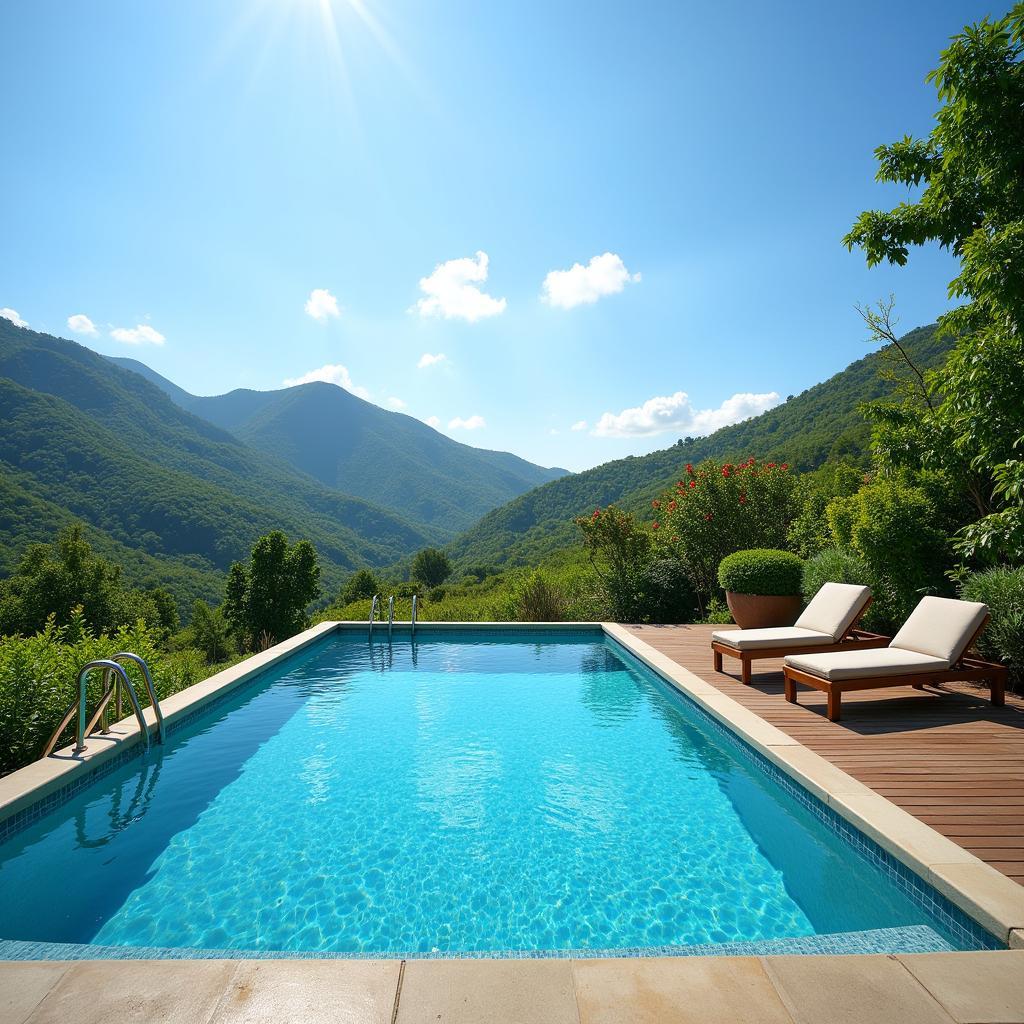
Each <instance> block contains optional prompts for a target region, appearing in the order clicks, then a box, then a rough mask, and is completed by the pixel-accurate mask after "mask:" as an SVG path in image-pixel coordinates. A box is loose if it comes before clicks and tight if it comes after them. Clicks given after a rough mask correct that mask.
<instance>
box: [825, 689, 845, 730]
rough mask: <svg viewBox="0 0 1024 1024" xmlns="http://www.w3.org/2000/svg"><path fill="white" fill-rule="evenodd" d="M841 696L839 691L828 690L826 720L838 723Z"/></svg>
mask: <svg viewBox="0 0 1024 1024" xmlns="http://www.w3.org/2000/svg"><path fill="white" fill-rule="evenodd" d="M842 701H843V695H842V693H841V692H840V691H839V690H833V689H831V688H830V689H829V691H828V720H829V721H830V722H838V721H839V715H840V708H841V705H842Z"/></svg>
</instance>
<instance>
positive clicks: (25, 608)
mask: <svg viewBox="0 0 1024 1024" xmlns="http://www.w3.org/2000/svg"><path fill="white" fill-rule="evenodd" d="M79 607H80V608H81V609H82V615H83V617H84V620H85V622H86V623H87V624H88V625H89V626H90V627H91V628H92V629H93V630H95V631H96V632H104V631H109V630H111V629H112V628H114V627H116V626H120V625H123V623H124V621H125V620H124V617H123V616H124V614H125V613H126V594H125V591H124V588H123V587H122V585H121V570H120V568H119V567H118V566H116V565H113V564H111V563H110V562H107V561H105V560H104V559H102V558H100V557H98V556H97V555H94V554H93V551H92V547H91V546H90V544H89V542H88V541H87V540H86V539H85V535H84V531H83V529H82V525H81V524H80V523H74V524H73V525H71V526H68V527H66V528H65V529H63V530H61V531H60V533H59V534H57V538H56V540H54V542H53V543H52V544H32V545H31V546H30V547H29V548H28V549H27V550H26V551H25V554H24V556H23V557H22V559H21V562H20V563H19V564H18V567H17V569H15V571H14V575H13V576H11V577H10V579H8V580H5V581H3V582H2V583H0V634H4V635H6V634H13V633H23V634H29V633H36V632H38V631H39V630H41V629H42V628H43V627H44V625H45V624H46V620H47V618H48V617H49V616H50V615H53V617H54V621H55V623H56V625H58V626H63V625H67V624H68V623H69V622H70V621H71V618H72V613H73V612H74V610H75V609H76V608H79Z"/></svg>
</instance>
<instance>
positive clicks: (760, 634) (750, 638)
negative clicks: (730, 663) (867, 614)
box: [711, 626, 832, 651]
mask: <svg viewBox="0 0 1024 1024" xmlns="http://www.w3.org/2000/svg"><path fill="white" fill-rule="evenodd" d="M711 639H712V640H717V641H719V643H723V644H728V645H729V646H730V647H735V648H736V650H738V651H756V650H757V649H758V648H759V647H781V646H782V645H785V646H786V647H811V646H813V645H815V644H819V645H820V644H830V643H832V637H831V636H830V635H829V634H828V633H819V632H817V631H816V630H813V629H801V628H799V627H798V626H777V627H775V628H773V629H724V630H716V631H715V632H714V633H712V634H711Z"/></svg>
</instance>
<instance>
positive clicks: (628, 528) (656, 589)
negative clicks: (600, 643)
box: [576, 505, 695, 622]
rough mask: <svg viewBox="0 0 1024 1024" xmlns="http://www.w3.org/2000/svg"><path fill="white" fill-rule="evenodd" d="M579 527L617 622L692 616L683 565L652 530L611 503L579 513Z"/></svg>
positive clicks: (682, 619) (678, 619)
mask: <svg viewBox="0 0 1024 1024" xmlns="http://www.w3.org/2000/svg"><path fill="white" fill-rule="evenodd" d="M576 525H577V526H578V527H579V528H580V530H581V531H582V533H583V543H584V546H585V547H586V548H587V550H588V551H589V553H590V560H591V564H592V565H593V566H594V570H595V572H596V574H597V577H598V579H599V581H600V583H601V586H602V588H603V590H604V592H605V597H606V598H607V601H608V605H609V609H610V611H611V613H612V617H613V618H614V619H616V620H617V621H619V622H686V621H689V620H691V619H692V618H693V610H694V604H695V600H694V594H693V589H692V587H691V586H690V583H689V579H688V577H687V575H686V572H685V567H684V566H683V565H682V563H681V562H680V561H679V559H678V557H676V555H675V554H674V553H672V552H671V551H664V550H662V548H661V546H659V545H658V544H656V543H655V538H654V534H653V533H652V530H655V529H657V528H659V527H654V525H653V524H652V528H651V530H648V528H647V527H646V526H645V525H644V524H643V523H642V522H640V521H638V520H637V519H636V518H635V517H634V516H633V515H631V514H630V513H628V512H623V511H622V509H619V508H616V507H615V506H614V505H609V506H608V507H607V508H605V509H595V510H594V511H593V512H592V513H591V514H590V515H587V516H580V518H579V519H577V520H576Z"/></svg>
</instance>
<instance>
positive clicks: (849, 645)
mask: <svg viewBox="0 0 1024 1024" xmlns="http://www.w3.org/2000/svg"><path fill="white" fill-rule="evenodd" d="M870 604H871V589H870V588H869V587H859V586H855V585H853V584H851V583H826V584H824V585H823V586H822V588H821V589H820V590H819V591H818V592H817V593H816V594H815V595H814V597H813V598H811V601H810V604H808V605H807V607H806V608H805V609H804V610H803V612H802V614H801V615H800V618H798V619H797V620H796V624H795V625H793V626H779V627H776V628H771V629H726V630H716V631H715V632H714V633H712V634H711V650H712V656H713V659H714V666H715V671H716V672H721V671H722V656H723V655H728V656H729V657H730V658H738V659H739V662H740V679H742V681H743V682H744V683H747V684H748V685H749V683H750V666H751V662H753V661H756V660H758V659H760V658H783V657H785V656H786V655H787V654H794V653H796V652H799V653H801V654H811V653H812V652H813V653H819V652H823V651H845V650H852V649H866V648H875V647H885V646H886V644H888V643H889V638H888V637H887V636H881V635H879V634H878V633H868V632H866V631H865V630H863V629H856V628H854V627H855V626H856V625H857V623H858V622H859V621H860V620H861V618H862V617H863V615H864V613H865V612H866V611H867V610H868V607H869V606H870Z"/></svg>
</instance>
